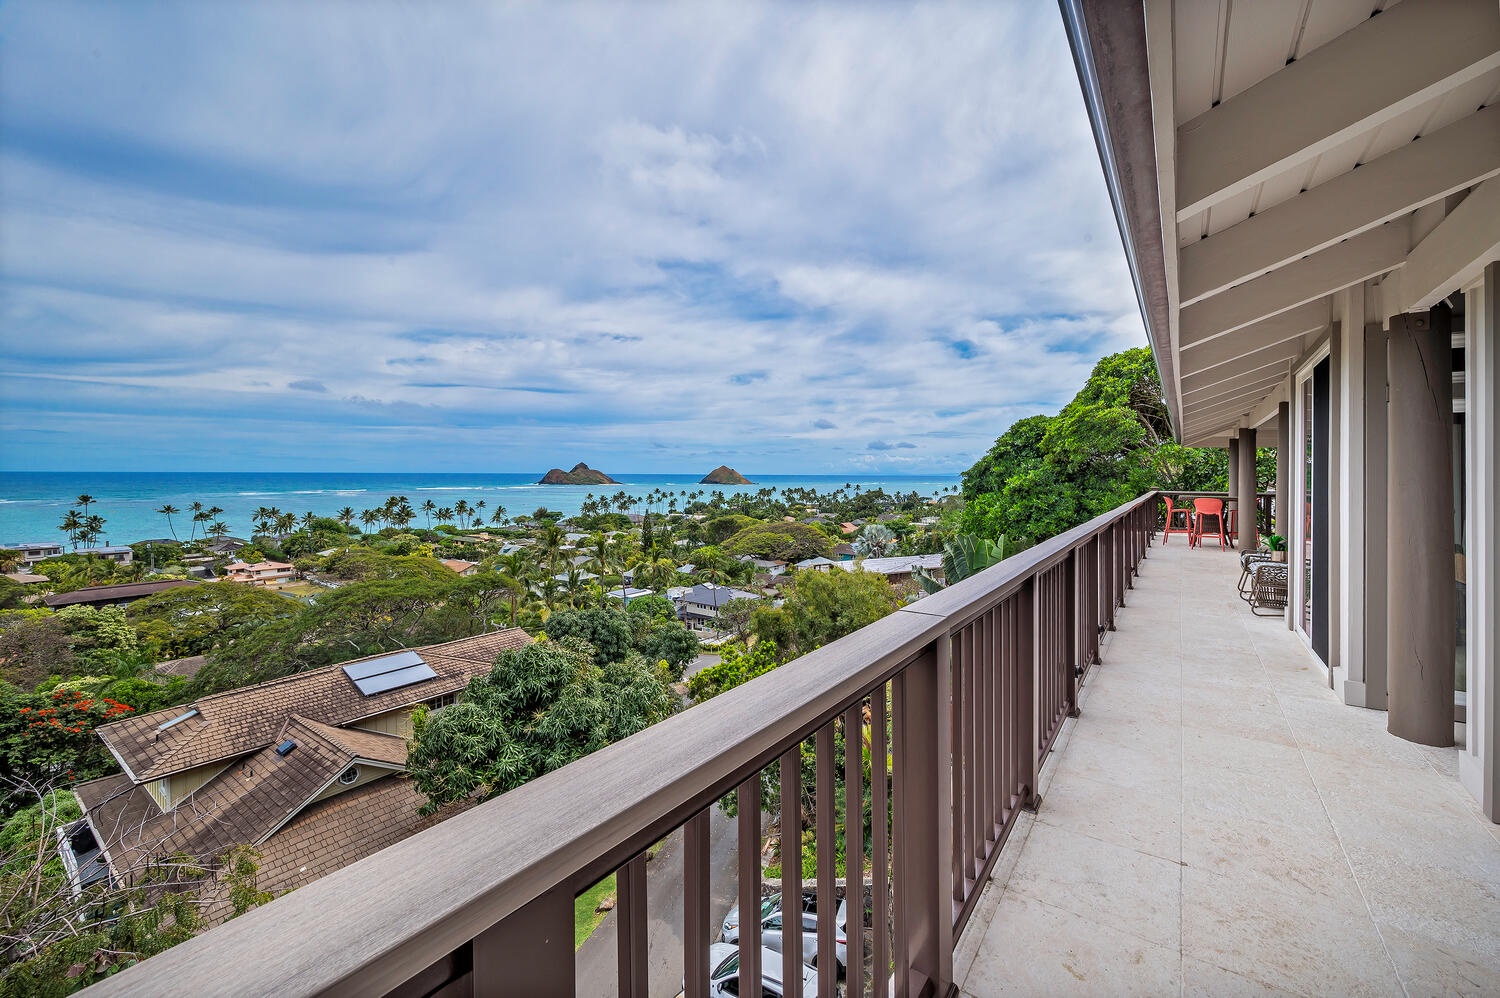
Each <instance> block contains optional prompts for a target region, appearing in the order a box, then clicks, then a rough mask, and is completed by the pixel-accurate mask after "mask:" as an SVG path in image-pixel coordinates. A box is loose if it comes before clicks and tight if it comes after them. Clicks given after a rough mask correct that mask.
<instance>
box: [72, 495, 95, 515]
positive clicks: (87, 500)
mask: <svg viewBox="0 0 1500 998" xmlns="http://www.w3.org/2000/svg"><path fill="white" fill-rule="evenodd" d="M74 501H75V502H77V503H78V505H80V506H82V507H83V515H84V516H88V515H89V506H91V505H92V504H93V502H94V497H93V496H91V495H89V494H88V493H87V492H85V493H84V494H83V495H81V496H79V497H78V498H77V499H76V500H74Z"/></svg>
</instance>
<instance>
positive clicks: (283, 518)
mask: <svg viewBox="0 0 1500 998" xmlns="http://www.w3.org/2000/svg"><path fill="white" fill-rule="evenodd" d="M296 529H297V514H296V513H282V514H281V515H280V516H278V517H277V518H276V538H277V540H281V539H282V538H284V537H286V535H287V534H289V533H291V532H292V531H293V530H296Z"/></svg>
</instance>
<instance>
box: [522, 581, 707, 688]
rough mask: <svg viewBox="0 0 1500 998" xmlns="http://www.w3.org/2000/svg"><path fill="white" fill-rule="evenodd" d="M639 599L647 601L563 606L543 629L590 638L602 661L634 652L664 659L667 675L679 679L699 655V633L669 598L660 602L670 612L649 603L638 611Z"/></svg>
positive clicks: (560, 636) (558, 637) (554, 635)
mask: <svg viewBox="0 0 1500 998" xmlns="http://www.w3.org/2000/svg"><path fill="white" fill-rule="evenodd" d="M636 602H645V601H644V600H641V601H634V602H632V603H631V606H630V609H629V610H623V609H620V608H618V607H613V606H607V607H597V608H589V609H585V610H563V611H560V612H558V613H554V614H553V615H552V616H550V617H548V618H547V623H546V625H545V628H544V629H545V631H546V633H547V636H548V637H549V638H551V639H552V640H554V641H562V640H564V639H566V638H578V639H580V640H583V641H587V642H588V643H589V644H590V645H592V646H593V648H594V653H595V660H596V661H597V662H598V663H600V664H601V665H602V664H606V663H612V662H623V661H625V659H626V658H628V657H629V656H630V655H631V654H633V653H634V654H639V655H640V656H641V657H643V658H644V659H645V660H646V662H647V663H649V664H651V665H653V666H654V665H657V664H658V663H661V662H665V663H666V664H667V670H666V678H667V679H669V680H671V681H676V680H678V679H680V678H681V677H682V671H683V669H684V667H686V665H687V664H688V663H689V662H691V661H692V660H693V659H694V658H695V657H697V655H698V638H697V636H696V635H695V634H693V632H692V631H690V630H688V629H687V628H686V627H684V626H683V625H682V624H680V623H679V622H678V621H677V617H676V613H675V612H671V611H670V608H671V602H670V601H669V600H662V601H661V602H663V603H666V604H667V607H668V610H669V613H670V615H657V614H655V613H652V612H651V611H652V610H654V609H659V608H657V607H654V606H652V605H651V604H649V603H648V604H647V606H646V607H645V608H643V609H642V610H640V611H636V610H635V603H636Z"/></svg>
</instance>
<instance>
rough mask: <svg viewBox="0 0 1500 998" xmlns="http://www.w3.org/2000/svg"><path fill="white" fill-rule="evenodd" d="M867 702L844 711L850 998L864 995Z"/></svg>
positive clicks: (846, 951)
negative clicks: (865, 707) (865, 728)
mask: <svg viewBox="0 0 1500 998" xmlns="http://www.w3.org/2000/svg"><path fill="white" fill-rule="evenodd" d="M864 721H865V712H864V702H863V701H861V700H857V701H855V703H854V706H853V707H850V708H849V710H848V712H847V713H846V714H845V715H844V899H845V901H846V903H847V905H848V908H847V913H846V916H845V919H844V942H845V950H844V952H845V955H846V956H847V958H848V959H847V963H846V972H847V978H846V982H847V986H848V991H847V994H848V998H864V993H865V987H864V981H865V841H864V831H865V818H864V812H865V780H864V770H865V766H864Z"/></svg>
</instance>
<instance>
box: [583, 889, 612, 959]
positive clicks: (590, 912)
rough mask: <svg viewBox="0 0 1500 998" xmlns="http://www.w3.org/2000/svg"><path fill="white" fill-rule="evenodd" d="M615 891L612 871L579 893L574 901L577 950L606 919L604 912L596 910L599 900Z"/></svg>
mask: <svg viewBox="0 0 1500 998" xmlns="http://www.w3.org/2000/svg"><path fill="white" fill-rule="evenodd" d="M614 892H615V875H614V874H613V873H611V874H610V875H609V876H607V877H605V878H604V879H603V880H601V881H599V882H598V883H597V884H595V885H594V886H593V887H590V888H589V889H588V890H586V891H584V892H583V893H582V894H580V895H578V897H577V898H575V899H574V901H573V949H574V950H575V951H576V950H577V949H578V947H580V946H582V945H583V943H584V940H586V939H588V937H589V936H591V935H593V934H594V930H595V929H597V928H598V927H599V923H600V922H602V921H604V912H602V911H595V910H594V909H595V908H597V907H599V902H600V901H602V900H604V898H606V897H608V896H609V895H611V894H614Z"/></svg>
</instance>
